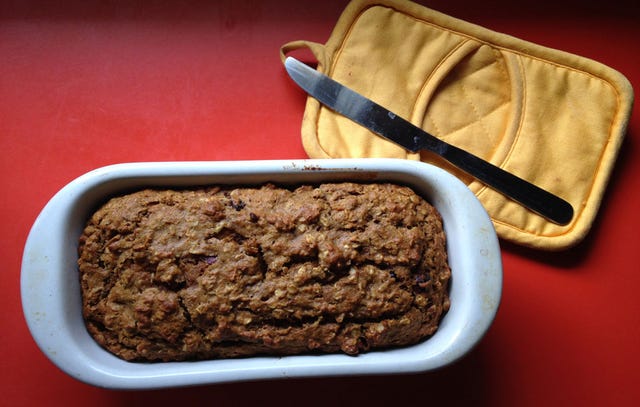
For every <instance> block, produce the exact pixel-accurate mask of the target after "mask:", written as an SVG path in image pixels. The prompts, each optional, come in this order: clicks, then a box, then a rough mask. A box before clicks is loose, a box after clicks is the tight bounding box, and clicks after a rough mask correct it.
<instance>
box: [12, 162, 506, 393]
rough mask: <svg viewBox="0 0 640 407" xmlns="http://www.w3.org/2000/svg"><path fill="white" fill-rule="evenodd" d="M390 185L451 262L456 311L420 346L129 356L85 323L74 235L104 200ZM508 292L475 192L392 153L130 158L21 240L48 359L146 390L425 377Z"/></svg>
mask: <svg viewBox="0 0 640 407" xmlns="http://www.w3.org/2000/svg"><path fill="white" fill-rule="evenodd" d="M343 180H351V181H372V182H374V181H392V182H396V183H401V184H406V185H409V186H411V187H413V188H414V190H415V191H416V192H418V193H419V194H421V195H423V196H424V197H425V198H426V199H427V200H429V201H430V202H431V203H432V204H433V205H435V206H436V207H437V209H438V210H439V211H440V213H441V214H442V217H443V222H444V227H445V231H446V234H447V239H448V254H449V261H450V265H451V269H452V282H451V309H450V310H449V312H448V313H447V314H446V315H445V317H444V319H443V320H442V323H441V326H440V328H439V329H438V331H437V332H436V334H435V335H433V336H432V337H431V338H429V339H427V340H425V341H423V342H422V343H419V344H417V345H414V346H410V347H406V348H399V349H392V350H384V351H372V352H369V353H365V354H361V355H358V356H347V355H344V354H330V355H300V356H286V357H251V358H243V359H229V360H210V361H197V362H175V363H132V362H126V361H124V360H121V359H119V358H117V357H115V356H113V355H112V354H110V353H108V352H107V351H105V350H103V349H102V348H101V347H100V346H99V345H98V344H97V343H96V342H94V340H93V339H92V338H91V337H90V336H89V334H88V333H87V331H86V330H85V326H84V322H83V320H82V315H81V298H80V286H79V278H78V271H77V267H76V260H77V252H76V251H77V244H78V237H79V236H80V233H81V231H82V229H83V227H84V223H85V222H86V220H87V218H88V216H89V215H90V214H91V213H92V212H93V211H94V210H95V209H96V208H97V205H99V204H100V203H102V202H104V201H105V200H106V199H107V198H109V197H111V196H113V195H116V194H120V193H124V192H127V191H131V190H133V189H141V188H145V187H150V186H159V187H175V186H197V185H205V184H234V185H238V184H259V183H264V182H274V183H287V184H292V183H294V184H297V183H318V182H324V181H343ZM501 289H502V265H501V257H500V250H499V246H498V240H497V238H496V234H495V232H494V229H493V225H492V223H491V221H490V219H489V217H488V216H487V214H486V212H485V211H484V209H483V207H482V206H481V204H480V203H479V202H478V200H477V199H476V198H475V196H474V195H473V193H471V191H470V190H469V189H468V188H467V187H466V186H465V185H464V184H463V183H461V182H460V181H459V180H458V179H456V178H455V177H453V176H451V175H450V174H448V173H447V172H445V171H443V170H441V169H439V168H436V167H433V166H430V165H427V164H424V163H420V162H412V161H406V160H394V159H349V160H287V161H284V160H283V161H234V162H178V163H135V164H119V165H113V166H108V167H104V168H100V169H97V170H95V171H92V172H89V173H87V174H85V175H83V176H81V177H79V178H78V179H76V180H74V181H72V182H71V183H69V184H68V185H67V186H66V187H64V188H63V189H62V190H60V192H58V193H57V194H56V195H55V196H54V197H53V198H52V199H51V201H50V202H49V203H48V204H47V205H46V206H45V208H44V209H43V210H42V212H41V214H40V215H39V216H38V218H37V220H36V221H35V223H34V225H33V228H32V229H31V232H30V234H29V237H28V239H27V242H26V246H25V250H24V257H23V261H22V274H21V294H22V305H23V309H24V314H25V317H26V320H27V324H28V326H29V329H30V331H31V333H32V335H33V337H34V339H35V341H36V342H37V344H38V346H39V347H40V349H41V350H42V352H44V354H45V355H46V356H47V357H48V358H49V359H50V360H51V361H52V362H53V363H54V364H56V365H57V366H58V367H59V368H60V369H62V370H63V371H64V372H66V373H67V374H69V375H71V376H72V377H75V378H76V379H78V380H81V381H83V382H86V383H89V384H93V385H96V386H100V387H107V388H121V389H148V388H161V387H171V386H188V385H200V384H207V383H220V382H231V381H242V380H256V379H273V378H291V377H312V376H314V377H317V376H336V375H354V374H357V375H364V374H397V373H411V372H424V371H428V370H433V369H436V368H440V367H442V366H445V365H447V364H450V363H452V362H454V361H455V360H457V359H459V358H461V357H462V356H463V355H465V354H466V353H467V352H469V351H470V350H471V349H472V348H473V347H474V346H475V345H476V344H477V343H478V341H479V340H480V339H481V338H482V336H483V335H484V334H485V332H486V331H487V329H488V328H489V326H490V325H491V323H492V321H493V319H494V316H495V314H496V311H497V309H498V304H499V302H500V295H501Z"/></svg>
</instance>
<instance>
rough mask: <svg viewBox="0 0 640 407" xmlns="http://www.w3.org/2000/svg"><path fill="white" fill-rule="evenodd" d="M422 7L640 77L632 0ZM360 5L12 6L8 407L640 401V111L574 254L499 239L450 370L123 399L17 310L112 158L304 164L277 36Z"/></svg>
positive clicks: (1, 11) (4, 167) (2, 120)
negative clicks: (481, 329) (41, 237)
mask: <svg viewBox="0 0 640 407" xmlns="http://www.w3.org/2000/svg"><path fill="white" fill-rule="evenodd" d="M424 3H425V4H428V5H429V6H430V7H432V8H435V9H437V10H440V11H442V12H445V13H447V14H450V15H453V16H456V17H458V18H462V19H465V20H467V21H471V22H474V23H477V24H480V25H483V26H485V27H487V28H490V29H493V30H496V31H499V32H504V33H507V34H510V35H513V36H516V37H519V38H522V39H526V40H529V41H532V42H536V43H538V44H542V45H545V46H549V47H552V48H558V49H562V50H565V51H568V52H572V53H575V54H578V55H582V56H586V57H589V58H592V59H595V60H597V61H600V62H602V63H605V64H606V65H609V66H611V67H613V68H615V69H617V70H619V71H620V72H622V73H623V74H625V75H626V76H627V77H628V78H629V80H630V81H631V82H632V84H634V85H635V87H636V88H640V46H639V45H638V44H639V43H640V42H639V41H640V13H639V12H638V8H637V6H632V5H631V4H628V3H627V2H624V3H623V2H619V1H608V2H602V1H588V0H587V1H584V0H583V1H578V0H572V1H564V0H558V1H556V2H552V3H550V2H540V1H533V0H521V1H518V2H514V1H507V0H485V1H483V2H471V1H464V0H432V1H424ZM629 3H631V2H629ZM345 5H346V1H326V0H325V1H317V2H305V1H275V0H272V1H250V0H224V1H219V2H215V1H211V2H207V1H202V2H177V1H176V2H172V1H119V2H114V1H77V2H70V1H60V2H53V1H51V2H42V3H36V2H33V1H9V2H4V3H2V4H1V5H0V154H2V159H1V160H0V169H1V171H0V174H2V175H0V182H1V185H0V188H1V190H2V199H0V214H1V215H0V216H2V220H1V222H0V224H1V225H2V229H3V231H4V232H3V239H2V244H1V245H0V258H1V259H2V264H3V267H2V272H1V273H0V279H1V282H2V287H4V295H2V296H0V304H1V308H0V309H2V312H1V313H0V322H1V333H2V347H1V349H2V358H1V359H0V361H1V362H0V363H1V364H2V369H1V370H0V372H1V374H2V377H1V379H0V383H1V384H0V386H1V387H0V404H2V405H11V406H18V405H65V406H74V405H83V406H84V405H89V406H94V407H98V406H111V405H134V404H135V405H138V404H139V403H145V404H154V405H176V404H175V403H207V404H208V405H234V406H238V405H254V404H264V405H299V404H305V405H334V404H335V405H380V406H386V405H391V404H396V405H412V404H427V403H432V402H436V401H438V402H444V403H446V404H442V405H456V404H460V405H491V406H501V405H507V406H515V405H517V406H526V405H531V406H539V405H580V406H584V405H615V406H620V405H640V373H639V371H640V346H639V345H640V343H639V342H640V340H639V338H640V312H639V311H640V295H638V290H639V289H640V265H639V264H640V245H639V240H640V239H639V238H638V233H639V232H638V231H640V216H639V215H638V214H639V213H640V211H639V208H640V205H639V197H640V193H639V192H638V190H639V187H640V185H639V183H638V175H639V174H640V160H639V158H640V157H639V154H638V153H639V152H640V151H639V147H638V144H639V143H640V115H639V113H640V112H638V108H637V107H636V108H634V111H633V115H632V118H631V122H630V124H629V128H628V134H627V136H626V139H625V142H624V145H623V147H622V150H621V153H620V156H619V157H618V160H617V163H616V166H615V169H614V172H613V176H612V180H611V182H610V184H609V187H608V189H607V192H606V197H605V199H604V202H603V206H602V208H601V211H600V213H599V215H598V217H597V219H596V222H595V224H594V227H593V229H592V231H591V233H590V234H589V235H588V237H587V239H586V240H585V241H584V242H583V243H581V244H580V245H579V246H577V247H575V248H573V249H571V250H568V251H564V252H559V253H544V252H539V251H534V250H529V249H523V248H519V247H517V246H515V245H513V244H508V243H506V242H502V258H503V263H504V291H503V299H502V303H501V307H500V310H499V312H498V315H497V317H496V320H495V323H494V325H493V326H492V328H491V329H490V331H489V332H488V334H487V335H486V336H485V337H484V339H483V340H482V342H481V343H480V344H479V346H478V347H477V348H475V349H474V350H473V351H472V352H471V353H470V354H469V355H468V356H466V357H465V358H463V359H462V360H460V361H459V362H457V363H455V364H453V365H451V366H449V367H446V368H444V369H441V370H439V371H436V372H429V373H424V374H415V375H399V376H376V377H338V378H324V379H320V378H314V379H293V380H274V381H258V382H249V383H235V384H221V385H210V386H200V387H194V388H179V389H166V390H153V391H126V392H125V391H113V390H105V389H100V388H95V387H93V386H90V385H87V384H84V383H81V382H78V381H76V380H75V379H72V378H71V377H69V376H67V375H66V374H65V373H63V372H62V371H60V370H59V369H58V368H57V367H55V366H54V365H53V364H52V363H51V362H49V360H48V359H47V358H46V357H45V356H44V355H43V354H42V353H41V352H40V350H39V349H38V347H37V346H36V344H35V342H34V341H33V339H32V338H31V336H30V334H29V331H28V329H27V326H26V323H25V321H24V317H23V314H22V308H21V300H20V292H19V276H20V262H21V258H22V250H23V247H24V243H25V239H26V237H27V234H28V232H29V229H30V227H31V225H32V224H33V222H34V220H35V218H36V216H37V215H38V213H39V212H40V210H41V209H42V208H43V206H44V205H45V204H46V202H47V201H48V200H49V199H50V198H51V197H52V196H53V195H54V194H55V193H56V192H57V191H58V190H59V189H60V188H61V187H63V186H64V185H65V184H67V183H68V182H70V181H71V180H73V179H74V178H75V177H77V176H79V175H81V174H83V173H85V172H87V171H89V170H92V169H94V168H97V167H100V166H103V165H107V164H113V163H120V162H130V161H167V160H239V159H280V158H286V159H290V158H305V157H306V154H305V152H304V150H303V148H302V145H301V142H300V122H301V119H302V114H303V109H304V101H305V95H304V94H303V92H302V91H301V90H300V89H298V88H297V87H296V86H295V85H294V84H293V83H292V81H291V80H290V79H289V78H288V77H287V76H286V74H285V72H284V70H283V67H282V65H281V62H280V60H279V57H278V51H279V47H280V46H281V45H282V44H284V43H285V42H288V41H291V40H296V39H306V40H313V41H317V42H325V41H326V39H327V38H328V36H329V34H330V32H331V30H332V28H333V26H334V24H335V22H336V20H337V18H338V16H339V15H340V13H341V12H342V10H343V9H344V7H345ZM576 136H577V137H579V135H576ZM634 177H635V178H634Z"/></svg>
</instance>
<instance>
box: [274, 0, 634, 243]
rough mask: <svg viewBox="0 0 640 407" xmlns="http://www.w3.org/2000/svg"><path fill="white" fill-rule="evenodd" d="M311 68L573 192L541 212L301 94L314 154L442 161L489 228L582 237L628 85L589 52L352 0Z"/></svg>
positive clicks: (421, 10)
mask: <svg viewBox="0 0 640 407" xmlns="http://www.w3.org/2000/svg"><path fill="white" fill-rule="evenodd" d="M300 48H308V49H310V50H311V52H312V53H313V54H314V56H315V58H316V59H317V61H318V70H320V71H322V72H324V73H325V74H327V75H329V76H330V77H332V78H334V79H336V80H337V81H339V82H342V83H343V84H345V85H347V86H349V87H351V88H352V89H354V90H356V91H357V92H360V93H361V94H363V95H365V96H367V97H369V98H370V99H372V100H374V101H376V102H377V103H379V104H381V105H383V106H385V107H386V108H388V109H389V110H391V111H393V112H395V113H397V114H399V115H400V116H403V117H404V118H405V119H407V120H409V121H410V122H412V123H413V124H415V125H417V126H420V127H422V128H424V129H425V130H427V131H428V132H430V133H432V134H434V135H435V136H437V137H439V138H441V139H443V140H445V141H446V142H448V143H450V144H453V145H455V146H458V147H460V148H463V149H465V150H467V151H470V152H472V153H473V154H475V155H477V156H479V157H482V158H484V159H485V160H487V161H489V162H491V163H493V164H495V165H497V166H499V167H502V168H503V169H505V170H507V171H509V172H511V173H513V174H515V175H517V176H519V177H521V178H524V179H526V180H528V181H530V182H532V183H534V184H536V185H538V186H539V187H541V188H544V189H546V190H548V191H549V192H551V193H553V194H555V195H558V196H560V197H561V198H563V199H565V200H567V201H568V202H569V203H571V204H572V206H573V207H574V210H575V215H574V218H573V220H572V221H571V222H570V223H569V224H567V225H564V226H561V225H557V224H554V223H551V222H548V221H547V220H545V219H544V218H542V217H540V216H538V215H536V214H534V213H532V212H530V211H529V210H527V209H525V208H523V207H522V206H520V205H519V204H517V203H515V202H513V201H511V200H509V199H508V198H506V197H504V196H503V195H502V194H500V193H498V192H496V191H493V190H492V189H490V188H488V187H486V186H484V185H483V184H481V183H480V182H478V181H475V180H474V179H473V178H472V177H470V176H468V175H467V174H465V173H463V172H461V171H459V170H457V169H456V168H454V167H452V166H451V165H449V164H448V163H446V162H444V161H443V160H441V159H438V157H435V156H434V155H433V154H431V153H428V152H423V153H418V154H412V153H409V152H407V151H406V150H404V149H402V148H401V147H398V146H397V145H395V144H393V143H391V142H389V141H386V140H384V139H382V138H381V137H378V136H376V135H375V134H373V133H371V132H370V131H369V130H367V129H365V128H363V127H361V126H359V125H357V124H355V123H353V122H351V121H350V120H349V119H347V118H345V117H342V116H340V115H339V114H337V113H334V112H333V111H331V110H329V109H328V108H325V107H323V106H321V105H320V104H319V103H318V102H317V101H316V100H315V99H313V98H311V97H309V98H308V99H307V104H306V107H305V114H304V118H303V121H302V142H303V145H304V148H305V151H306V152H307V154H308V155H309V156H310V157H311V158H341V157H395V158H405V159H412V160H422V161H425V162H429V163H432V164H434V165H437V166H440V167H442V168H445V169H446V170H448V171H450V172H451V173H453V174H455V175H456V176H457V177H459V178H460V179H461V180H463V181H464V182H465V183H467V184H468V186H469V188H470V189H471V190H472V191H473V192H474V193H475V194H476V196H477V197H478V198H479V199H480V201H481V202H482V204H483V205H484V207H485V208H486V210H487V212H488V213H489V215H490V216H491V218H492V220H493V222H494V225H495V228H496V231H497V233H498V235H499V236H500V237H501V238H503V239H506V240H509V241H512V242H515V243H518V244H521V245H525V246H529V247H533V248H538V249H545V250H561V249H565V248H568V247H571V246H573V245H575V244H576V243H578V242H579V241H581V240H582V239H583V238H584V237H585V235H586V234H587V232H588V231H589V229H590V227H591V225H592V223H593V220H594V218H595V216H596V213H597V211H598V208H599V206H600V202H601V200H602V194H603V193H604V190H605V186H606V184H607V182H608V179H609V176H610V174H611V170H612V167H613V164H614V161H615V158H616V156H617V154H618V151H619V148H620V146H621V143H622V139H623V137H624V134H625V131H626V126H627V123H628V120H629V116H630V114H631V107H632V104H633V90H632V88H631V85H630V83H629V81H628V80H627V79H626V78H625V77H624V76H623V75H622V74H620V73H619V72H617V71H615V70H613V69H611V68H609V67H607V66H604V65H602V64H600V63H598V62H595V61H593V60H589V59H586V58H583V57H579V56H576V55H572V54H568V53H566V52H562V51H558V50H554V49H549V48H546V47H542V46H540V45H536V44H532V43H530V42H526V41H523V40H520V39H517V38H514V37H511V36H508V35H505V34H500V33H496V32H494V31H490V30H488V29H486V28H483V27H480V26H477V25H474V24H471V23H468V22H465V21H462V20H459V19H456V18H453V17H450V16H447V15H444V14H442V13H439V12H437V11H434V10H431V9H428V8H426V7H423V6H421V5H418V4H416V3H412V2H409V1H404V0H355V1H352V2H351V3H350V4H349V5H348V6H347V8H346V9H345V10H344V12H343V14H342V16H341V17H340V19H339V20H338V22H337V24H336V26H335V28H334V30H333V32H332V34H331V36H330V38H329V39H328V41H327V43H326V44H324V45H323V44H318V43H314V42H310V41H294V42H290V43H288V44H285V45H284V46H283V47H282V49H281V57H282V58H283V60H284V58H285V55H286V54H287V53H289V52H290V51H293V50H295V49H300Z"/></svg>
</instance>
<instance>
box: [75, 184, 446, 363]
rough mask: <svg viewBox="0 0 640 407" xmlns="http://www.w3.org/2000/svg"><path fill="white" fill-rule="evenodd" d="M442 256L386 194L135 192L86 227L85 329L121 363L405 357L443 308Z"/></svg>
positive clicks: (329, 187) (426, 224) (399, 195)
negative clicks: (375, 354)
mask: <svg viewBox="0 0 640 407" xmlns="http://www.w3.org/2000/svg"><path fill="white" fill-rule="evenodd" d="M445 246H446V243H445V234H444V231H443V228H442V221H441V218H440V215H439V214H438V212H437V211H436V209H435V208H434V207H433V206H431V205H430V204H428V203H427V202H426V201H425V200H424V199H422V198H421V197H419V196H418V195H416V194H415V193H414V192H413V191H412V190H411V189H410V188H408V187H405V186H399V185H395V184H387V183H380V184H378V183H369V184H358V183H327V184H322V185H318V186H311V185H303V186H299V187H297V188H295V189H287V188H282V187H276V186H274V185H264V186H259V187H255V188H253V187H234V188H231V187H209V188H201V189H190V190H151V189H149V190H143V191H139V192H134V193H131V194H128V195H125V196H121V197H115V198H113V199H111V200H110V201H109V202H107V203H106V204H105V205H104V206H103V207H101V208H100V209H99V210H98V211H97V212H96V213H95V214H93V216H92V217H91V218H90V219H89V221H88V223H87V226H86V228H85V230H84V232H83V234H82V236H81V238H80V242H79V260H78V266H79V271H80V282H81V289H82V306H83V308H82V309H83V314H84V315H83V316H84V319H85V322H86V326H87V329H88V331H89V333H90V334H91V335H92V336H93V337H94V338H95V340H96V341H97V342H98V343H99V344H100V345H102V346H103V347H104V348H106V349H107V350H108V351H110V352H112V353H114V354H115V355H117V356H119V357H121V358H123V359H126V360H129V361H178V360H197V359H212V358H229V357H239V356H249V355H257V354H271V355H285V354H298V353H306V352H323V353H324V352H345V353H347V354H350V355H355V354H358V353H360V352H364V351H367V350H369V349H373V348H387V347H395V346H404V345H410V344H415V343H417V342H419V341H421V340H423V339H425V338H427V337H429V336H430V335H432V334H433V333H434V332H435V331H436V329H437V327H438V324H439V322H440V319H441V317H442V316H443V314H444V313H445V312H446V311H447V309H448V308H449V298H448V283H449V279H450V274H451V272H450V269H449V266H448V263H447V253H446V247H445Z"/></svg>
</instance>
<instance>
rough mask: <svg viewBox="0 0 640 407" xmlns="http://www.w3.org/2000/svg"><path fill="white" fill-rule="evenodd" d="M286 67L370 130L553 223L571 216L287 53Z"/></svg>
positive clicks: (546, 196)
mask: <svg viewBox="0 0 640 407" xmlns="http://www.w3.org/2000/svg"><path fill="white" fill-rule="evenodd" d="M285 68H286V70H287V72H288V73H289V76H290V77H291V78H292V79H293V80H294V81H295V82H296V83H297V84H298V85H299V86H300V87H301V88H302V89H304V90H305V91H306V92H307V93H308V94H309V95H311V96H313V97H314V98H315V99H317V100H318V101H319V102H320V103H322V104H323V105H325V106H327V107H329V108H330V109H331V110H333V111H335V112H337V113H339V114H341V115H343V116H346V117H348V118H349V119H351V120H353V121H354V122H356V123H358V124H360V125H362V126H364V127H366V128H368V129H369V130H371V131H372V132H374V133H375V134H377V135H379V136H382V137H383V138H385V139H387V140H390V141H392V142H394V143H396V144H398V145H400V146H402V147H404V148H405V149H407V150H409V151H411V152H412V153H416V152H418V151H421V150H428V151H431V152H432V153H435V154H437V155H439V156H441V157H442V158H444V159H445V160H447V161H448V162H449V163H451V164H453V165H454V166H456V167H458V168H459V169H461V170H463V171H464V172H466V173H468V174H469V175H471V176H473V177H475V178H476V179H478V180H480V181H481V182H483V183H484V184H486V185H488V186H489V187H491V188H492V189H494V190H496V191H498V192H500V193H502V194H503V195H505V196H507V197H508V198H511V199H512V200H514V201H516V202H518V203H519V204H521V205H522V206H524V207H526V208H528V209H529V210H531V211H533V212H535V213H537V214H538V215H540V216H543V217H544V218H546V219H548V220H550V221H552V222H554V223H557V224H559V225H566V224H568V223H569V222H570V221H571V219H572V218H573V207H572V206H571V204H569V203H568V202H567V201H565V200H564V199H562V198H560V197H558V196H556V195H554V194H552V193H550V192H548V191H546V190H544V189H542V188H540V187H538V186H536V185H534V184H532V183H530V182H529V181H526V180H524V179H522V178H520V177H518V176H516V175H514V174H511V173H509V172H507V171H505V170H503V169H502V168H499V167H497V166H495V165H493V164H491V163H489V162H487V161H485V160H483V159H482V158H480V157H478V156H475V155H473V154H471V153H469V152H468V151H465V150H462V149H460V148H458V147H456V146H454V145H451V144H449V143H447V142H445V141H443V140H441V139H439V138H437V137H435V136H434V135H432V134H429V133H427V132H426V131H424V130H423V129H421V128H419V127H417V126H415V125H413V124H412V123H410V122H409V121H407V120H405V119H403V118H402V117H400V116H398V115H397V114H395V113H393V112H391V111H389V110H388V109H386V108H384V107H382V106H381V105H379V104H377V103H375V102H374V101H372V100H370V99H368V98H366V97H365V96H363V95H361V94H359V93H357V92H355V91H354V90H352V89H349V88H348V87H346V86H344V85H342V84H340V83H339V82H337V81H335V80H333V79H331V78H329V77H328V76H326V75H324V74H323V73H321V72H318V71H317V70H315V69H313V68H311V67H310V66H308V65H306V64H303V63H302V62H300V61H298V60H297V59H295V58H293V57H287V58H286V60H285Z"/></svg>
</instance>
